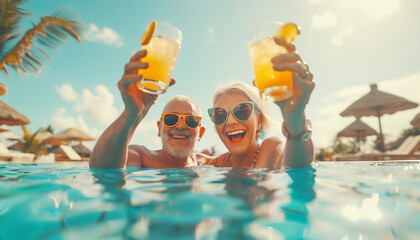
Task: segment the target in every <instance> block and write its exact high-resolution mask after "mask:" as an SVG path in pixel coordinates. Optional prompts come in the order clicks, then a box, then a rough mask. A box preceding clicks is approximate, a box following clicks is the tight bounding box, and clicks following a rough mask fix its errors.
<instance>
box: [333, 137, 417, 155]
mask: <svg viewBox="0 0 420 240" xmlns="http://www.w3.org/2000/svg"><path fill="white" fill-rule="evenodd" d="M419 150H420V135H417V136H410V137H408V138H407V139H405V140H404V142H403V143H402V144H401V145H400V146H399V147H398V148H397V149H395V150H392V151H389V152H386V153H377V154H375V153H367V154H356V155H348V156H335V157H334V160H336V161H382V160H420V152H419Z"/></svg>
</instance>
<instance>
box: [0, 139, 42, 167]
mask: <svg viewBox="0 0 420 240" xmlns="http://www.w3.org/2000/svg"><path fill="white" fill-rule="evenodd" d="M34 158H35V154H33V153H20V152H12V151H9V149H7V147H6V146H5V145H4V144H3V142H1V141H0V161H13V162H23V163H32V162H33V161H34Z"/></svg>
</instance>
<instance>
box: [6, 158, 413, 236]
mask: <svg viewBox="0 0 420 240" xmlns="http://www.w3.org/2000/svg"><path fill="white" fill-rule="evenodd" d="M418 236H420V161H404V162H321V163H314V164H313V167H308V168H305V169H299V170H297V169H289V170H285V169H282V170H276V171H268V170H246V169H232V168H213V167H195V168H188V169H140V168H135V167H129V168H127V169H126V170H93V169H89V167H88V165H87V164H86V163H68V164H67V163H64V164H4V163H3V164H2V165H0V239H2V240H3V239H343V240H347V239H416V238H417V239H418Z"/></svg>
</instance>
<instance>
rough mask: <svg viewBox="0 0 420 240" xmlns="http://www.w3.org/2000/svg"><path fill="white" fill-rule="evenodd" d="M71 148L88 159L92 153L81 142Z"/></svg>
mask: <svg viewBox="0 0 420 240" xmlns="http://www.w3.org/2000/svg"><path fill="white" fill-rule="evenodd" d="M72 148H73V149H74V151H76V152H77V153H78V154H79V155H80V156H82V157H90V154H91V153H92V151H91V150H90V149H89V148H88V147H86V146H85V145H83V144H82V143H81V142H80V143H79V144H77V145H74V146H73V147H72Z"/></svg>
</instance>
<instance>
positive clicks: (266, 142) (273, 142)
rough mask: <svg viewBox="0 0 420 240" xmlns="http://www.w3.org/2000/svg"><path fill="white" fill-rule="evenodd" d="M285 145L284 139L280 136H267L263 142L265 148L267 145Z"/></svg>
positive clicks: (270, 146)
mask: <svg viewBox="0 0 420 240" xmlns="http://www.w3.org/2000/svg"><path fill="white" fill-rule="evenodd" d="M282 145H283V140H281V138H279V137H269V138H266V139H265V140H264V141H263V142H262V143H261V148H263V147H264V148H265V147H269V148H272V147H274V146H282Z"/></svg>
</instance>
